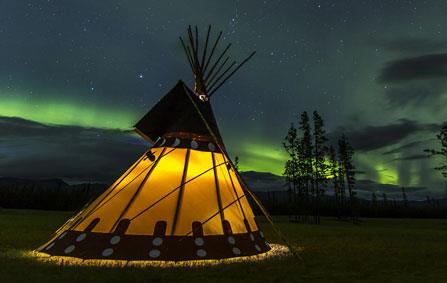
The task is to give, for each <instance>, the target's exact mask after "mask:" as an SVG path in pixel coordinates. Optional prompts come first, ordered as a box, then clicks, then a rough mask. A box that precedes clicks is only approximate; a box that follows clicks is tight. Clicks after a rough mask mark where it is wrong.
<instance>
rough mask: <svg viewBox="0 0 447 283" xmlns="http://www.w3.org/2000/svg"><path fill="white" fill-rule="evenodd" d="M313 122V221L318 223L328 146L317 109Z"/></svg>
mask: <svg viewBox="0 0 447 283" xmlns="http://www.w3.org/2000/svg"><path fill="white" fill-rule="evenodd" d="M313 122H314V132H313V138H314V152H313V153H314V154H313V160H314V174H313V175H314V182H313V183H314V192H315V193H314V196H315V223H317V224H319V223H320V201H321V200H320V199H321V195H322V190H324V187H325V186H326V183H327V171H328V169H329V168H328V165H326V155H327V153H328V152H327V151H328V148H327V146H326V142H327V140H328V139H327V138H326V131H325V129H324V122H323V118H321V116H320V114H318V112H317V111H314V112H313Z"/></svg>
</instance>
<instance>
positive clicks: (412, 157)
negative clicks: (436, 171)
mask: <svg viewBox="0 0 447 283" xmlns="http://www.w3.org/2000/svg"><path fill="white" fill-rule="evenodd" d="M429 158H430V156H429V155H427V154H413V155H408V156H402V157H399V158H395V159H393V160H391V161H390V162H392V161H399V160H419V159H429Z"/></svg>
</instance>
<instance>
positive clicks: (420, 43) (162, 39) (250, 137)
mask: <svg viewBox="0 0 447 283" xmlns="http://www.w3.org/2000/svg"><path fill="white" fill-rule="evenodd" d="M446 11H447V2H446V1H373V0H371V1H360V0H355V1H354V0H353V1H292V0H289V1H255V0H251V1H210V0H208V1H148V0H145V1H113V0H108V1H84V0H77V1H65V0H59V1H56V0H54V1H50V0H48V1H38V0H35V1H20V0H5V1H1V2H0V59H1V60H0V176H15V177H25V178H64V179H65V180H68V181H98V182H109V181H111V180H113V179H114V178H115V177H117V175H119V174H120V172H122V171H123V170H124V169H125V168H126V167H127V166H129V164H131V163H132V161H134V160H136V158H137V157H138V155H139V154H141V153H142V152H143V151H144V150H145V148H146V147H147V145H146V144H145V142H144V141H143V140H142V139H141V138H140V137H139V136H136V135H134V134H132V132H131V130H132V126H133V125H134V123H135V122H136V121H138V119H139V118H140V117H141V116H142V115H144V114H145V113H146V112H147V111H148V110H149V109H150V108H151V107H152V106H153V105H154V103H156V102H157V101H158V100H159V99H160V98H161V97H162V96H163V95H164V94H165V93H166V92H167V91H169V89H170V88H171V87H173V86H174V85H175V83H176V82H177V81H178V80H179V79H182V80H184V81H185V82H187V84H189V85H190V86H192V74H191V72H190V70H189V66H188V64H187V61H186V58H185V56H184V54H183V51H182V48H181V45H180V43H179V41H178V36H180V35H182V36H185V35H186V28H187V25H188V24H192V25H198V26H199V28H201V31H202V32H203V34H202V35H204V33H205V30H206V27H207V26H208V24H212V25H213V27H214V31H215V33H214V36H216V34H217V30H218V29H221V30H223V31H224V40H223V43H222V44H221V46H224V45H225V43H228V42H232V43H233V47H232V49H231V50H230V51H231V54H232V56H233V57H234V58H235V59H236V60H241V59H243V58H244V57H245V56H247V55H248V54H249V53H250V52H251V51H253V50H256V52H257V54H256V56H255V57H254V59H253V60H252V61H250V62H249V63H248V64H247V65H246V66H244V67H243V69H241V71H240V72H239V73H238V74H237V75H236V76H235V77H233V78H232V80H231V81H229V82H228V83H227V84H226V85H225V86H224V87H222V88H221V89H220V90H219V91H218V92H217V93H216V95H214V96H213V98H212V104H213V106H214V112H215V115H216V118H217V120H218V124H219V126H220V129H221V132H222V135H223V137H224V140H225V143H226V146H227V148H228V149H229V151H230V153H231V155H232V156H233V157H234V156H235V155H238V156H239V157H240V162H241V169H242V170H256V171H266V172H272V173H275V174H278V175H280V174H281V173H282V171H283V164H284V161H285V158H286V155H285V153H284V152H283V150H282V145H281V142H282V139H283V137H284V136H285V134H286V132H287V128H288V127H289V125H290V123H291V122H296V121H297V117H298V116H299V114H300V113H301V112H302V111H304V110H306V111H309V112H311V111H313V110H315V109H316V110H318V112H319V113H320V114H321V115H322V116H323V117H324V119H325V122H326V127H327V131H328V133H329V136H330V137H331V138H332V139H335V138H336V137H337V136H339V135H340V134H341V133H346V135H347V136H348V139H349V140H350V141H351V143H352V144H353V145H354V147H355V149H356V158H355V161H356V166H357V168H358V170H359V174H358V176H357V177H358V178H359V179H363V180H370V181H372V182H374V183H380V184H389V185H394V186H407V187H411V188H412V189H413V190H414V191H415V192H420V196H423V195H424V196H425V194H430V195H433V196H435V197H436V196H442V195H443V194H444V187H445V185H444V181H443V180H442V177H441V174H440V173H439V172H436V171H434V170H433V167H435V166H436V164H437V162H436V160H434V159H428V158H426V157H425V154H424V153H423V149H425V148H430V147H436V146H437V141H436V138H435V135H436V133H437V132H438V131H439V129H440V127H441V125H442V124H443V123H444V122H445V121H446V120H447V118H446V117H447V108H446V107H445V105H446V102H447V82H446V77H447V33H446V31H447V20H446V17H445V12H446ZM167 114H168V115H169V114H174V113H167Z"/></svg>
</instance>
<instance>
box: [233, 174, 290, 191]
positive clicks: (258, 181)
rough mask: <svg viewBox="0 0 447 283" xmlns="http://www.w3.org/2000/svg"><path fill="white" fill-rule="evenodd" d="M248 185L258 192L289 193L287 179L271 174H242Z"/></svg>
mask: <svg viewBox="0 0 447 283" xmlns="http://www.w3.org/2000/svg"><path fill="white" fill-rule="evenodd" d="M240 174H241V176H242V178H243V179H244V180H245V182H247V185H249V186H250V188H251V189H252V190H253V191H256V192H268V191H287V184H286V179H285V177H283V176H278V175H275V174H272V173H269V172H256V171H244V172H240Z"/></svg>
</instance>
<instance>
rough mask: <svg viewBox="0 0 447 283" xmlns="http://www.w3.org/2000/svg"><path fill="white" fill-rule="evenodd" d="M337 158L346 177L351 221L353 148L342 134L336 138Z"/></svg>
mask: <svg viewBox="0 0 447 283" xmlns="http://www.w3.org/2000/svg"><path fill="white" fill-rule="evenodd" d="M338 148H339V158H340V162H341V165H342V166H343V173H344V176H345V178H346V184H347V187H348V193H349V210H350V214H351V218H352V220H353V221H355V220H356V218H355V215H354V202H355V195H356V192H355V191H354V186H355V166H354V164H353V160H352V159H353V156H354V149H353V148H352V146H351V145H350V144H349V142H348V140H347V139H346V136H345V135H344V134H343V135H342V136H341V138H340V139H339V140H338Z"/></svg>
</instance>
